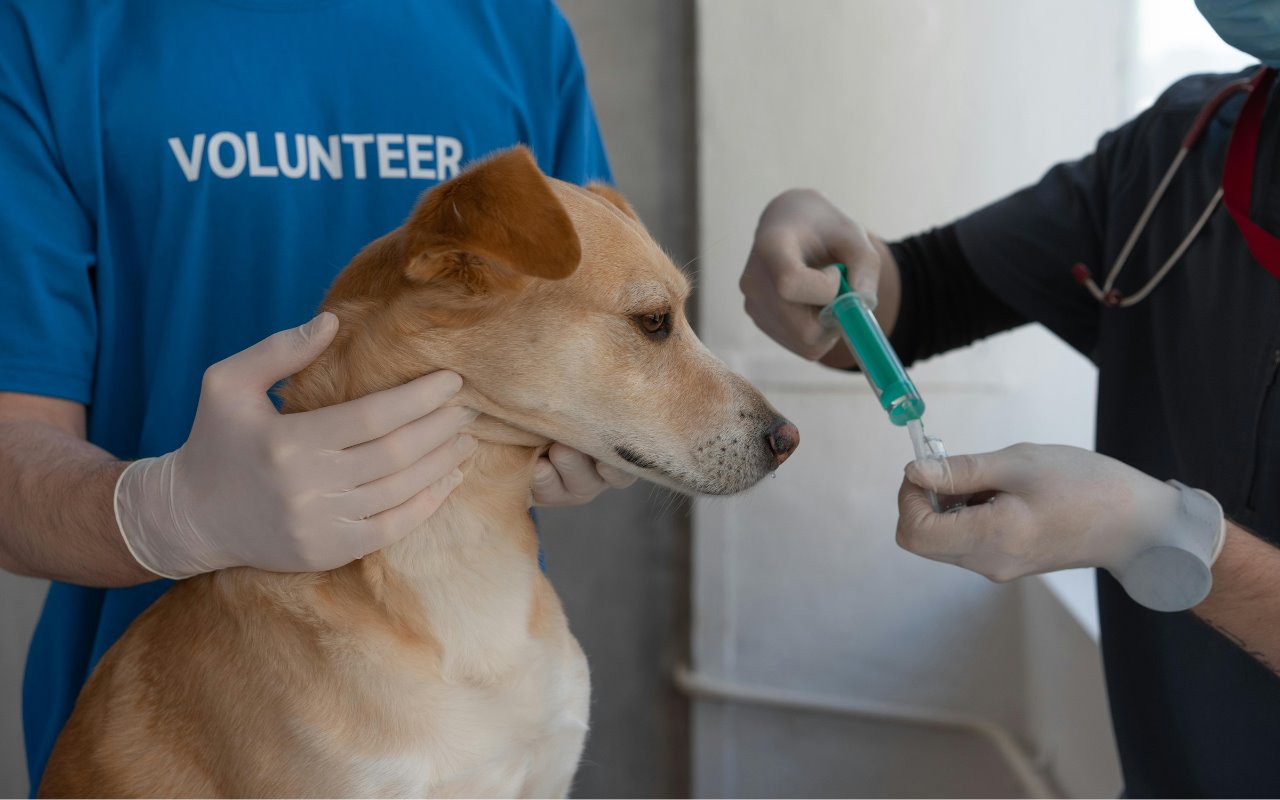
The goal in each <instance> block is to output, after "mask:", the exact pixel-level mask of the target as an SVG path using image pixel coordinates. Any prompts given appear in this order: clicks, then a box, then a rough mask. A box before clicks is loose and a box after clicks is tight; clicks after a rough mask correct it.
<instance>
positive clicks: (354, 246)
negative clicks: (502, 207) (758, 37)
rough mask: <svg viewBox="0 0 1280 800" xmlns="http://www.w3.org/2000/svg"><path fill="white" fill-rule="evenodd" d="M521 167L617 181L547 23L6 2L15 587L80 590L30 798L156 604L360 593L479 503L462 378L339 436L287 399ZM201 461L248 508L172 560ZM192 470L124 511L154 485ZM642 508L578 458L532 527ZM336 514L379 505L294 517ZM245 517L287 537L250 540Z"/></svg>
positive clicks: (58, 642) (509, 9) (4, 387)
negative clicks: (289, 583) (522, 155)
mask: <svg viewBox="0 0 1280 800" xmlns="http://www.w3.org/2000/svg"><path fill="white" fill-rule="evenodd" d="M519 142H523V143H525V144H527V145H528V146H529V147H530V148H531V149H532V151H533V153H534V154H535V157H536V158H537V160H538V163H539V165H540V166H541V167H542V169H543V170H544V171H545V172H547V173H548V174H550V175H553V176H555V177H558V178H561V179H564V180H567V181H573V182H578V183H582V182H586V181H588V180H595V179H600V180H609V179H610V173H609V166H608V163H607V160H606V157H605V152H604V148H603V146H602V144H601V141H600V134H599V131H598V129H597V125H596V121H595V118H594V114H593V112H592V108H591V103H590V100H589V98H588V95H587V89H586V85H585V79H584V75H583V69H582V64H581V62H580V60H579V57H578V53H577V49H576V45H575V43H574V40H573V35H572V32H571V31H570V29H569V26H568V24H567V23H566V22H565V20H564V19H563V17H562V16H561V15H560V13H559V12H558V10H557V9H556V8H555V7H554V6H553V5H552V4H551V3H550V2H549V0H488V1H485V0H466V1H465V2H425V1H423V0H417V1H415V0H396V1H394V2H393V1H392V0H388V1H387V2H381V3H376V4H367V3H355V2H344V1H343V0H327V1H326V0H305V2H303V1H300V0H183V1H182V2H170V3H147V2H133V1H131V0H64V1H62V2H47V0H0V175H3V176H4V183H3V187H2V188H0V281H3V284H4V289H3V291H0V475H4V476H5V480H4V481H0V567H3V568H5V569H7V570H9V571H12V572H16V573H20V574H25V575H34V576H39V577H44V578H49V579H52V580H53V581H54V583H53V585H52V587H51V589H50V591H49V594H48V598H47V600H46V602H45V607H44V610H43V613H42V615H41V618H40V622H39V625H38V627H37V629H36V633H35V636H34V638H33V641H32V643H31V648H30V653H29V656H28V663H27V673H26V679H25V683H24V693H23V714H24V725H25V732H26V746H27V758H28V764H29V772H30V778H31V782H32V786H33V787H34V786H37V785H38V784H39V781H40V777H41V773H42V770H43V767H44V764H45V761H46V759H47V757H48V754H49V752H50V750H51V748H52V747H53V743H54V741H55V739H56V738H57V736H58V733H59V731H60V730H61V728H62V725H63V724H64V722H65V720H66V718H67V716H68V714H69V713H70V711H71V708H72V706H73V705H74V702H75V699H76V696H77V694H78V692H79V690H80V687H81V685H82V684H83V682H84V681H85V679H86V678H87V677H88V675H89V673H90V672H91V671H92V669H93V667H94V665H95V663H96V662H97V660H98V658H99V657H100V656H101V655H102V653H103V652H104V651H105V650H106V649H107V648H109V647H110V646H111V644H112V643H113V642H114V641H115V640H116V639H117V638H118V637H119V636H120V634H121V633H122V632H123V631H124V629H125V628H126V627H127V626H128V625H129V623H130V622H131V621H132V620H133V619H134V618H135V617H136V616H137V615H138V614H140V613H141V612H142V611H143V610H145V609H146V608H147V606H148V605H149V604H150V603H151V602H152V601H154V600H155V598H157V597H158V596H159V595H160V594H161V593H162V592H164V591H165V589H166V588H167V586H168V585H169V582H168V581H164V580H156V578H157V575H167V576H171V577H183V576H186V575H191V574H195V573H197V572H201V571H207V570H209V569H215V568H220V567H226V566H233V565H251V566H258V567H263V568H270V569H277V570H307V569H321V568H329V567H336V566H339V565H340V564H342V563H345V562H346V561H349V560H351V559H353V558H356V557H359V556H360V555H362V554H363V553H365V552H369V551H371V550H373V549H376V548H377V547H379V546H381V545H383V544H385V543H387V542H388V541H391V540H394V539H395V538H396V537H398V536H401V535H403V534H404V533H407V532H408V530H409V529H411V528H412V527H414V526H416V525H417V524H418V523H420V522H421V521H422V520H423V519H425V518H426V517H427V516H428V515H429V514H430V513H431V512H432V511H433V510H434V509H435V507H436V506H438V505H439V503H440V502H441V500H443V498H444V497H445V496H446V495H447V494H448V492H449V491H450V489H451V488H452V487H453V486H454V485H456V482H457V473H456V471H455V467H456V465H457V464H458V463H459V461H460V460H461V459H462V458H464V457H465V455H466V453H467V452H468V450H469V447H471V446H474V445H473V443H471V442H469V441H468V439H469V437H467V436H465V435H459V431H460V429H461V428H462V427H463V426H464V425H465V424H466V423H467V422H468V421H469V416H468V415H467V413H466V412H465V411H463V410H460V409H443V408H441V405H442V404H443V403H444V402H445V401H447V399H448V398H449V397H451V396H452V394H454V393H455V392H456V391H457V390H458V388H459V387H460V385H461V379H459V378H458V377H457V376H456V375H452V374H451V373H444V372H441V373H434V374H432V375H428V376H425V377H423V378H420V379H418V380H416V381H412V382H410V383H409V384H406V385H405V386H402V387H397V388H395V389H390V390H387V391H386V392H381V393H377V394H374V395H370V396H368V397H366V398H362V399H361V400H358V401H354V402H353V403H349V404H345V405H344V406H337V407H334V408H332V409H324V410H322V412H313V414H316V415H317V416H309V415H307V414H300V415H289V416H288V417H286V416H283V415H280V414H278V413H277V412H276V410H275V408H274V407H273V406H272V405H271V404H270V402H269V400H268V396H267V393H266V390H267V389H268V388H269V387H270V385H271V384H272V383H274V382H275V381H277V380H279V379H281V378H284V377H287V376H288V375H289V374H291V373H292V372H294V371H296V370H297V369H298V368H300V367H301V366H303V365H304V364H306V363H307V362H308V361H309V360H310V359H311V358H313V357H314V356H315V355H316V354H317V353H319V352H320V351H321V350H322V349H323V348H324V347H325V345H326V344H327V343H328V342H329V340H330V339H331V338H332V336H333V335H334V333H335V330H334V329H335V327H336V323H335V321H334V320H333V319H332V317H331V316H328V315H322V316H321V317H317V318H316V319H315V320H313V321H312V322H311V323H308V324H306V325H303V326H301V327H293V326H298V325H299V323H302V322H305V321H306V320H307V319H308V318H310V317H311V315H312V314H313V312H314V309H315V308H316V307H317V306H318V304H319V302H320V300H321V298H322V296H323V294H324V292H325V290H326V288H327V287H328V285H329V283H330V281H331V280H332V279H333V277H334V276H335V275H336V274H337V272H338V271H339V270H340V269H341V267H342V266H343V265H344V264H345V263H346V262H347V261H348V260H349V259H350V258H351V256H352V255H354V254H355V253H356V252H357V250H359V248H361V247H362V246H363V245H365V244H366V243H368V242H369V241H371V240H373V239H375V238H377V237H378V236H381V235H382V234H383V233H385V232H387V231H388V230H390V229H392V228H394V227H396V226H397V225H398V224H399V223H400V221H401V220H402V219H403V218H404V217H405V216H406V215H407V214H408V212H409V210H410V208H411V207H412V205H413V203H414V201H415V199H416V198H417V197H418V195H419V194H421V193H422V192H423V191H424V190H425V189H427V188H429V187H431V186H433V185H435V184H436V183H438V182H440V181H442V180H446V179H448V178H449V177H451V176H453V175H454V174H456V173H457V172H458V170H459V169H461V168H462V167H463V166H464V165H465V164H466V163H467V162H469V161H471V160H473V159H476V158H479V157H482V156H484V155H486V154H488V153H491V152H493V151H495V150H498V149H501V148H504V147H508V146H511V145H513V144H516V143H519ZM275 332H279V333H275ZM273 333H274V335H272V334H273ZM215 363H217V364H218V368H217V369H215V370H211V371H210V372H209V374H208V376H207V377H206V376H205V373H206V368H208V367H209V366H210V365H213V364H215ZM202 378H203V379H204V380H203V383H204V391H206V392H213V391H214V390H216V392H217V397H218V398H220V400H221V402H222V403H223V404H225V405H221V406H218V405H216V404H214V403H213V402H212V401H210V400H209V399H208V398H205V397H203V396H202ZM197 407H199V408H200V411H201V414H200V415H199V417H198V418H197V415H196V411H197ZM232 408H233V409H234V413H231V412H229V411H228V409H232ZM294 417H296V418H297V419H294ZM193 420H194V421H195V427H194V428H193ZM370 420H376V421H378V424H375V425H372V426H371V425H368V423H369V421H370ZM334 431H358V432H360V437H359V440H360V441H359V442H358V444H357V445H356V446H353V447H352V448H351V450H350V451H349V452H350V453H352V454H353V457H352V458H350V459H340V460H338V461H337V462H336V464H337V465H336V466H335V465H329V468H328V469H326V470H321V469H319V467H318V466H317V465H316V463H314V460H313V459H307V458H292V459H290V458H282V457H280V453H281V448H280V447H279V445H280V444H281V443H282V442H283V443H285V444H288V443H291V442H296V443H298V444H299V447H298V448H296V449H298V450H299V451H303V450H305V447H310V446H315V447H320V448H323V447H324V446H326V445H325V444H324V440H325V436H326V435H332V433H333V432H334ZM184 442H185V443H187V444H184ZM197 442H203V443H210V442H212V443H216V444H219V445H220V447H218V448H216V449H217V453H218V460H217V461H216V463H215V462H214V461H213V460H209V461H208V462H207V463H201V465H200V466H201V469H202V474H203V477H204V479H206V480H207V479H208V478H209V476H208V474H207V473H208V472H209V471H210V470H212V471H213V473H214V479H215V481H214V482H215V483H217V484H218V485H219V486H220V487H223V488H224V489H225V492H224V493H221V494H217V495H213V496H205V497H202V498H197V499H198V501H199V502H197V503H194V504H193V506H192V507H193V508H196V507H198V511H197V512H192V517H191V518H190V519H189V520H187V522H189V523H190V525H189V527H190V530H185V529H184V531H182V532H178V531H174V535H173V536H172V537H167V536H165V535H164V531H163V525H160V524H157V519H156V517H157V514H158V513H159V512H158V510H157V509H160V508H163V507H165V506H166V504H171V502H172V501H173V500H174V498H178V497H186V498H187V499H190V498H191V495H192V493H193V492H195V493H197V494H198V493H199V492H201V491H208V490H207V487H204V486H192V485H190V481H187V482H184V481H186V477H185V476H187V475H189V474H190V472H191V470H190V469H186V470H184V469H183V457H184V455H185V457H187V458H202V457H204V455H207V454H208V453H210V452H213V451H212V450H211V449H209V448H208V447H206V448H205V449H203V450H202V449H201V448H200V447H197V446H196V443H197ZM233 443H234V444H235V446H229V445H231V444H233ZM349 444H350V443H349ZM269 445H274V446H276V449H275V450H274V451H273V449H272V447H271V446H269ZM344 446H345V445H344ZM284 449H287V448H284ZM169 453H172V454H173V456H171V457H166V458H161V459H158V460H156V461H143V462H141V464H142V465H146V464H153V465H154V464H163V465H167V467H166V468H167V469H168V472H166V473H165V474H164V475H163V476H162V477H161V479H157V480H150V481H147V482H145V483H146V486H145V490H143V491H139V492H133V493H122V494H119V495H118V494H117V483H118V482H120V480H119V479H120V476H121V474H122V473H123V472H125V471H126V467H127V464H128V463H129V462H130V461H132V460H135V459H145V458H147V457H153V456H162V455H163V454H169ZM193 453H194V455H193ZM209 458H210V459H212V456H209ZM135 463H138V462H135ZM140 471H141V470H137V471H136V472H140ZM626 481H627V479H625V478H624V477H622V476H621V475H620V474H618V473H616V472H611V471H609V470H608V469H607V468H606V467H605V466H603V465H596V464H595V463H594V462H593V461H591V460H590V459H589V458H588V457H587V456H585V455H583V454H580V453H576V452H575V451H572V450H569V449H568V448H565V447H563V446H562V445H556V446H554V447H553V449H552V452H551V454H550V459H549V460H548V461H547V462H546V463H543V464H540V465H539V472H538V480H537V483H536V484H535V487H534V489H535V491H534V495H535V497H534V499H535V502H540V503H543V504H565V503H576V502H585V501H586V500H587V499H590V498H591V497H593V496H595V495H596V494H598V493H599V492H600V491H602V490H603V489H604V488H606V487H607V486H608V485H611V484H615V485H616V484H625V483H626ZM348 489H349V490H353V491H350V492H345V491H344V490H348ZM330 490H338V492H339V493H344V494H345V495H347V496H349V497H359V498H363V500H362V505H360V507H358V508H352V507H338V506H335V505H333V504H325V503H323V502H320V501H318V500H317V501H316V502H311V503H306V502H298V501H299V498H305V497H314V496H319V495H323V494H326V493H329V494H333V493H334V492H331V491H330ZM157 493H158V494H157ZM247 510H256V511H261V514H262V515H266V518H268V519H270V520H271V523H272V524H271V525H269V526H261V527H258V526H255V535H254V537H252V538H250V537H247V536H246V535H245V531H244V526H243V525H241V524H239V523H240V522H241V521H242V520H243V519H245V516H244V515H245V513H246V511H247ZM118 516H119V518H120V520H121V521H122V522H121V524H123V522H124V521H125V520H128V521H129V523H128V524H129V525H130V526H135V527H131V528H129V529H128V530H133V532H134V535H132V536H130V538H129V540H128V541H126V538H125V537H124V536H122V535H121V529H120V524H118V522H117V517H118ZM149 523H150V524H152V527H153V528H154V530H151V531H150V534H151V535H150V538H148V537H147V536H139V535H136V534H137V528H136V526H141V528H143V529H145V528H146V527H147V525H148V524H149ZM264 530H265V531H269V532H270V533H271V536H272V537H275V538H271V539H269V540H263V539H261V532H262V531H264ZM144 565H145V566H144Z"/></svg>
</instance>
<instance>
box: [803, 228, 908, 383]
mask: <svg viewBox="0 0 1280 800" xmlns="http://www.w3.org/2000/svg"><path fill="white" fill-rule="evenodd" d="M871 242H872V244H874V245H875V248H876V252H877V253H879V254H880V286H879V288H878V289H877V290H876V301H877V303H876V310H875V315H876V321H877V322H879V323H880V327H881V328H883V329H884V332H885V335H886V336H888V335H891V334H892V333H893V326H894V325H896V324H897V322H898V311H899V309H900V308H901V305H902V277H901V275H899V273H898V262H897V261H895V260H894V258H893V253H892V252H891V251H890V250H889V246H888V245H887V244H885V243H884V241H883V240H882V239H880V238H879V237H876V236H873V237H871ZM821 361H822V363H823V364H825V365H827V366H828V367H835V368H836V369H850V368H852V367H853V364H854V362H853V354H852V353H850V352H849V348H848V347H846V346H845V343H844V341H843V340H841V341H840V342H838V343H837V344H836V346H835V347H833V348H831V352H829V353H827V354H826V355H825V356H823V357H822V359H821Z"/></svg>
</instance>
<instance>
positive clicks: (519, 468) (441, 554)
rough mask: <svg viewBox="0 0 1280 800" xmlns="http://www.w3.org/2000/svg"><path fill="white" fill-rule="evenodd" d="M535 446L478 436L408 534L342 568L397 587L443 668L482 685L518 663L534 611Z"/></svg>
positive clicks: (371, 585)
mask: <svg viewBox="0 0 1280 800" xmlns="http://www.w3.org/2000/svg"><path fill="white" fill-rule="evenodd" d="M538 453H539V448H537V447H531V446H525V445H513V444H500V443H494V442H492V441H485V440H483V439H482V440H481V441H480V445H479V447H477V449H476V451H475V452H474V453H473V454H472V455H471V457H470V458H468V459H467V461H466V463H465V464H463V466H462V471H463V475H464V478H463V481H462V484H461V485H459V486H458V487H457V488H456V489H455V490H454V491H453V492H452V494H450V495H449V497H448V498H447V499H446V500H445V502H444V504H443V505H441V507H440V508H439V509H438V510H437V511H436V512H435V513H434V514H432V515H431V516H430V517H429V518H428V519H427V520H426V521H425V522H423V524H422V525H421V526H420V527H419V528H418V529H417V530H415V531H414V532H413V533H411V534H409V535H408V536H406V537H405V538H404V539H402V540H400V541H399V542H396V543H395V544H393V545H391V546H389V547H387V548H385V549H383V550H381V551H379V552H377V553H373V554H371V555H369V556H366V557H365V558H364V559H362V560H361V561H359V562H355V563H354V564H352V565H350V566H349V567H346V568H344V571H347V572H348V574H349V577H352V578H355V579H356V580H357V581H358V583H359V585H361V586H362V587H364V589H365V590H367V591H369V592H370V593H371V594H372V595H373V596H377V595H378V594H379V593H380V592H382V591H383V590H384V587H385V586H388V585H395V586H399V587H402V589H403V590H404V591H403V594H401V596H400V597H399V598H392V597H391V596H389V595H388V596H387V597H386V598H385V600H384V603H385V605H386V606H387V607H388V608H387V611H389V612H391V613H396V614H399V612H400V609H392V608H390V606H391V605H392V604H393V603H405V602H406V601H408V600H409V599H410V598H412V601H413V604H414V605H415V606H417V608H416V609H415V611H417V612H419V613H415V614H412V615H409V617H408V619H406V621H407V622H408V623H409V624H410V626H411V627H412V628H413V629H417V630H416V631H415V632H416V633H417V634H418V635H419V636H423V637H424V638H429V639H430V640H432V641H433V642H434V643H435V645H436V646H437V651H438V653H439V657H440V659H441V662H442V663H441V669H442V671H443V673H444V674H445V675H447V676H449V677H450V678H451V679H454V680H457V681H459V682H463V683H470V684H485V683H488V682H490V681H492V680H497V679H499V677H500V676H502V675H505V674H508V673H509V671H510V670H512V669H516V668H518V663H516V662H517V660H518V658H519V654H520V653H521V652H522V650H521V645H522V643H523V642H525V641H527V639H528V637H529V635H530V626H531V624H532V623H531V620H533V619H534V618H535V617H536V616H537V605H538V600H537V597H538V595H539V588H540V587H538V586H537V585H536V584H538V583H539V582H543V581H545V578H544V577H543V575H542V573H541V570H540V569H539V567H538V537H537V531H536V529H535V527H534V524H533V519H532V518H531V517H530V516H529V491H530V485H531V484H532V481H533V471H534V466H535V464H536V461H537V457H538Z"/></svg>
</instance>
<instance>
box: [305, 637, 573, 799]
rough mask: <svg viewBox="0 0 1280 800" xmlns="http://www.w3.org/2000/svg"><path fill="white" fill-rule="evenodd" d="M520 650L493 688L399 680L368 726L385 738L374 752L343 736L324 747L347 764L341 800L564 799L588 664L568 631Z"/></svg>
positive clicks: (433, 678)
mask: <svg viewBox="0 0 1280 800" xmlns="http://www.w3.org/2000/svg"><path fill="white" fill-rule="evenodd" d="M523 650H524V652H523V653H522V658H521V659H519V660H518V665H517V666H516V667H514V668H513V669H511V670H510V671H509V672H508V673H507V674H505V675H503V676H502V677H501V678H499V679H497V680H489V681H484V682H474V683H467V682H457V681H451V680H449V679H448V678H446V677H445V675H444V674H443V673H441V672H438V671H435V672H431V673H430V674H426V675H424V674H422V673H417V674H416V675H415V674H413V673H409V672H406V673H404V674H405V678H406V679H405V680H403V681H397V686H396V692H395V694H394V696H392V697H391V701H390V702H389V703H385V704H383V705H382V708H381V710H380V713H378V714H377V715H376V718H371V719H369V720H368V721H367V724H368V725H370V726H377V727H378V728H379V729H380V730H381V731H382V732H383V734H384V735H383V736H380V737H377V738H379V739H381V742H380V743H379V745H378V746H375V747H372V748H363V747H359V746H353V744H354V743H353V742H351V741H350V740H347V741H342V739H347V737H345V736H343V737H338V738H337V739H331V740H329V741H327V742H324V743H323V749H324V750H326V751H327V752H328V754H329V755H330V756H331V757H332V756H337V758H338V760H340V761H345V762H346V764H345V766H344V767H343V769H345V770H346V773H347V775H348V776H349V777H350V780H351V781H352V784H351V786H350V791H349V792H347V794H353V795H359V796H385V797H392V796H411V797H451V796H471V797H477V796H483V797H514V796H554V795H558V794H563V793H564V792H565V791H566V790H567V788H568V781H569V780H570V779H571V778H572V775H573V773H574V771H575V769H576V767H577V763H578V759H579V757H580V755H581V751H582V744H583V741H584V738H585V735H586V732H587V724H588V723H587V720H588V705H589V696H590V681H589V677H588V672H587V663H586V658H585V657H584V656H583V654H582V650H581V648H579V646H578V644H577V642H576V641H575V640H574V639H573V638H572V637H571V636H569V635H568V634H567V632H566V633H565V635H564V637H563V639H561V638H560V637H556V638H555V639H553V640H550V641H531V642H530V645H529V647H527V648H523ZM411 675H412V677H410V676H411ZM389 732H390V733H389ZM357 735H359V734H358V733H357ZM324 738H328V737H324ZM317 744H320V742H317ZM340 754H345V756H346V757H345V758H343V757H342V755H340Z"/></svg>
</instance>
